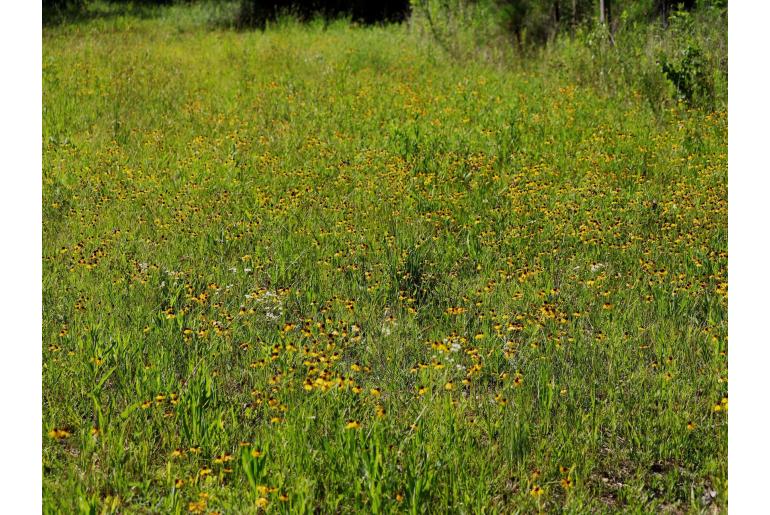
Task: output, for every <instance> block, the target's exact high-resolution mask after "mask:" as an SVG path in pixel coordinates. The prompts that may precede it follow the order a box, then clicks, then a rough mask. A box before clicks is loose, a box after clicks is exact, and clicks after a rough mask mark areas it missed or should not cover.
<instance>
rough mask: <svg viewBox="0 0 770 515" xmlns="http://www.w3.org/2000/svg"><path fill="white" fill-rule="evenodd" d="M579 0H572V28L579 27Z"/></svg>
mask: <svg viewBox="0 0 770 515" xmlns="http://www.w3.org/2000/svg"><path fill="white" fill-rule="evenodd" d="M577 22H578V17H577V0H572V28H575V27H577Z"/></svg>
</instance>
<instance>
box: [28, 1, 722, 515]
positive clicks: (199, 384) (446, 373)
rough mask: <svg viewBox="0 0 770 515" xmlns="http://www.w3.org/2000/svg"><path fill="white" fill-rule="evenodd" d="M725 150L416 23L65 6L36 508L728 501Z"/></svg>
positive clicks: (683, 505) (697, 120) (485, 506)
mask: <svg viewBox="0 0 770 515" xmlns="http://www.w3.org/2000/svg"><path fill="white" fill-rule="evenodd" d="M168 12H169V13H172V14H173V13H179V12H183V10H180V9H179V8H174V9H172V10H170V11H168ZM180 20H181V21H180ZM726 154H727V113H726V112H724V111H719V112H712V113H707V112H703V111H698V110H688V109H686V108H685V107H683V106H678V107H675V108H673V109H665V110H663V111H660V110H657V111H653V109H652V108H651V107H650V105H649V102H647V101H646V100H644V99H642V98H641V97H640V96H638V95H636V96H635V95H624V96H607V95H600V94H598V93H597V92H595V91H594V90H592V89H590V88H589V87H583V86H575V85H572V84H569V83H566V82H562V81H560V80H559V79H558V78H556V76H549V75H548V74H547V73H544V74H538V75H536V74H530V73H526V72H521V71H520V72H512V71H505V70H504V69H501V68H500V67H494V68H493V67H491V66H485V65H482V64H477V63H474V62H465V63H453V62H452V61H451V60H449V59H448V58H446V57H445V56H444V55H443V54H442V52H441V50H440V49H439V48H437V47H435V46H432V45H429V44H427V43H425V42H424V41H423V40H421V39H418V38H417V37H416V36H415V35H413V34H410V32H409V31H408V29H407V27H406V26H389V27H381V28H365V29H363V28H350V27H348V26H346V25H344V24H340V23H337V24H332V25H331V26H329V27H328V28H326V29H324V27H323V26H322V25H321V24H311V25H310V26H304V27H303V26H298V25H296V24H292V23H283V24H282V25H280V26H278V27H273V28H272V29H270V30H268V31H267V32H264V33H262V32H240V33H239V32H233V31H228V30H223V29H222V30H220V29H212V28H211V26H210V25H207V24H205V23H201V22H200V21H199V20H198V18H196V16H194V15H189V16H187V17H181V18H180V17H179V16H176V15H175V16H171V15H169V16H161V17H160V18H157V17H155V18H147V19H142V18H140V17H136V16H133V15H130V14H129V15H122V16H118V17H113V18H97V19H93V20H90V21H84V22H81V23H78V24H64V25H60V26H55V27H48V28H46V29H45V31H44V37H43V206H42V208H43V256H42V259H43V342H42V353H43V370H42V382H43V399H42V402H43V428H44V432H45V433H47V435H46V436H44V441H43V442H42V461H43V468H44V479H43V508H44V511H45V512H61V513H75V512H78V510H80V511H81V512H83V513H98V512H99V513H100V512H106V513H111V512H116V511H118V512H128V513H156V512H161V513H177V512H188V510H191V511H194V510H198V509H200V510H202V511H205V510H211V511H220V512H226V513H236V512H254V511H258V510H260V509H262V508H261V507H265V508H266V509H267V510H268V511H275V512H291V513H307V512H317V511H320V512H345V513H348V512H396V511H397V512H410V513H421V512H431V513H444V512H453V513H455V512H456V513H478V512H487V513H497V512H500V513H511V512H533V511H537V510H541V509H542V510H545V511H548V512H559V511H563V512H567V513H585V512H587V511H593V512H606V511H610V510H619V511H627V512H649V511H655V510H670V511H677V512H698V511H708V510H713V509H714V508H719V509H726V507H727V416H726V413H725V411H726V409H727V400H726V396H727V382H726V381H727V357H726V351H727V310H726V308H727V292H726V285H727V200H726V198H727V155H726ZM373 389H377V390H376V392H379V395H377V394H376V393H375V392H373V391H372V390H373ZM716 407H719V409H716ZM688 423H691V425H690V427H689V428H688ZM349 425H350V426H356V427H353V428H348V426H349ZM359 425H360V427H358V426H359ZM57 430H58V431H57ZM49 431H51V433H49ZM94 433H95V434H94ZM175 450H176V451H177V452H175ZM257 450H258V451H259V452H253V453H252V451H257ZM566 479H568V480H569V483H571V487H569V488H565V486H564V484H563V481H562V480H566ZM539 489H540V490H539ZM538 492H541V494H540V495H538ZM714 492H715V493H714Z"/></svg>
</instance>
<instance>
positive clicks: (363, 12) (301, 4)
mask: <svg viewBox="0 0 770 515" xmlns="http://www.w3.org/2000/svg"><path fill="white" fill-rule="evenodd" d="M409 5H410V4H409V0H242V1H241V9H240V14H239V23H240V24H241V25H245V26H264V24H265V23H266V22H267V21H271V20H275V19H276V18H277V17H278V16H279V15H281V14H292V15H294V16H296V17H297V18H299V19H300V20H303V21H307V20H309V19H311V18H313V17H315V16H322V17H324V18H327V19H333V18H339V17H344V16H349V17H350V18H351V19H352V20H353V21H355V22H359V23H365V24H373V23H380V22H397V21H402V20H404V19H406V18H407V17H408V16H409V11H410V7H409Z"/></svg>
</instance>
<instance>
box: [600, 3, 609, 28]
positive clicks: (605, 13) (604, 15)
mask: <svg viewBox="0 0 770 515" xmlns="http://www.w3.org/2000/svg"><path fill="white" fill-rule="evenodd" d="M611 4H612V0H599V23H601V24H602V25H604V24H605V23H606V24H607V25H609V24H610V22H611V21H612V17H611V9H610V7H611Z"/></svg>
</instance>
